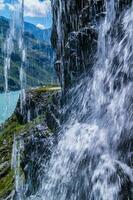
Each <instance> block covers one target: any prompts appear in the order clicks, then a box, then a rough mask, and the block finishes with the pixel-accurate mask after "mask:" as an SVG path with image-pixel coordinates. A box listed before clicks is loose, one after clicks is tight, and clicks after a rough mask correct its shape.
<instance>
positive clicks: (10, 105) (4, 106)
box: [0, 91, 20, 124]
mask: <svg viewBox="0 0 133 200" xmlns="http://www.w3.org/2000/svg"><path fill="white" fill-rule="evenodd" d="M19 94H20V91H15V92H9V93H7V94H5V93H0V124H2V123H4V122H5V120H7V119H8V118H9V117H10V116H11V115H12V113H13V112H14V110H15V107H16V104H17V101H18V98H19Z"/></svg>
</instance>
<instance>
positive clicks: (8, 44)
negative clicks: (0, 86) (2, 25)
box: [4, 0, 26, 110]
mask: <svg viewBox="0 0 133 200" xmlns="http://www.w3.org/2000/svg"><path fill="white" fill-rule="evenodd" d="M11 4H12V6H13V7H14V9H13V10H12V11H11V15H10V24H9V30H8V31H7V35H6V39H5V43H4V77H5V93H6V95H7V92H8V91H9V85H8V78H9V76H8V74H9V70H10V68H11V56H12V53H15V48H16V47H17V48H18V51H19V55H20V58H21V64H20V65H21V66H20V88H21V95H20V97H21V98H20V99H21V110H22V105H23V102H24V100H25V87H26V77H25V72H24V68H25V62H26V49H25V46H24V20H23V14H24V1H23V0H11ZM15 43H16V44H15ZM15 45H17V46H15ZM7 97H8V96H7ZM7 99H8V98H7ZM8 103H9V102H7V104H8Z"/></svg>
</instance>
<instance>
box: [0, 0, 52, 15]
mask: <svg viewBox="0 0 133 200" xmlns="http://www.w3.org/2000/svg"><path fill="white" fill-rule="evenodd" d="M5 6H7V7H8V9H9V10H11V11H13V10H16V9H17V3H16V4H14V5H13V4H9V3H6V4H5ZM0 7H1V9H3V8H4V3H3V0H0ZM2 7H3V8H2ZM49 13H51V1H50V0H45V1H39V0H25V1H24V16H25V17H45V16H47V15H48V14H49Z"/></svg>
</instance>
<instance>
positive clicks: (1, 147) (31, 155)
mask: <svg viewBox="0 0 133 200" xmlns="http://www.w3.org/2000/svg"><path fill="white" fill-rule="evenodd" d="M59 108H60V87H42V88H36V89H33V90H31V91H29V92H27V93H26V101H25V105H24V107H23V114H21V111H20V101H19V102H18V104H17V107H16V110H15V112H14V114H13V115H12V116H11V118H10V119H8V120H7V121H6V123H5V124H4V125H3V128H2V130H1V131H0V200H3V199H11V198H12V196H14V197H15V196H16V195H18V194H17V192H18V191H17V190H19V189H20V188H19V187H20V185H23V184H24V185H25V186H26V185H28V187H26V188H25V195H30V194H34V192H36V190H37V188H38V186H39V180H40V179H39V178H40V176H39V175H40V174H41V173H40V171H41V167H42V166H41V163H42V162H41V161H42V159H43V160H47V159H48V158H49V156H50V152H51V148H52V143H53V142H54V137H55V135H56V134H55V133H56V132H57V130H58V128H59V124H60V123H59V118H60V113H59ZM52 138H53V139H52ZM33 150H34V151H33ZM44 158H45V159H44ZM19 176H21V178H20V180H21V183H19V181H18V180H19ZM16 179H17V180H16ZM22 182H23V184H22ZM27 183H28V184H27ZM21 189H22V188H21Z"/></svg>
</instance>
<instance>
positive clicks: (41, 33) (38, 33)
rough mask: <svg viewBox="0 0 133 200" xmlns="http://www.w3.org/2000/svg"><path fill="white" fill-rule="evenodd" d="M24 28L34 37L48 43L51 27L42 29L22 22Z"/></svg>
mask: <svg viewBox="0 0 133 200" xmlns="http://www.w3.org/2000/svg"><path fill="white" fill-rule="evenodd" d="M24 28H25V32H28V33H31V34H33V35H34V36H35V38H36V39H38V40H43V41H45V42H47V43H49V44H50V37H51V28H48V29H44V30H42V29H40V28H37V27H36V26H35V25H33V24H31V23H28V22H25V23H24Z"/></svg>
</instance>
